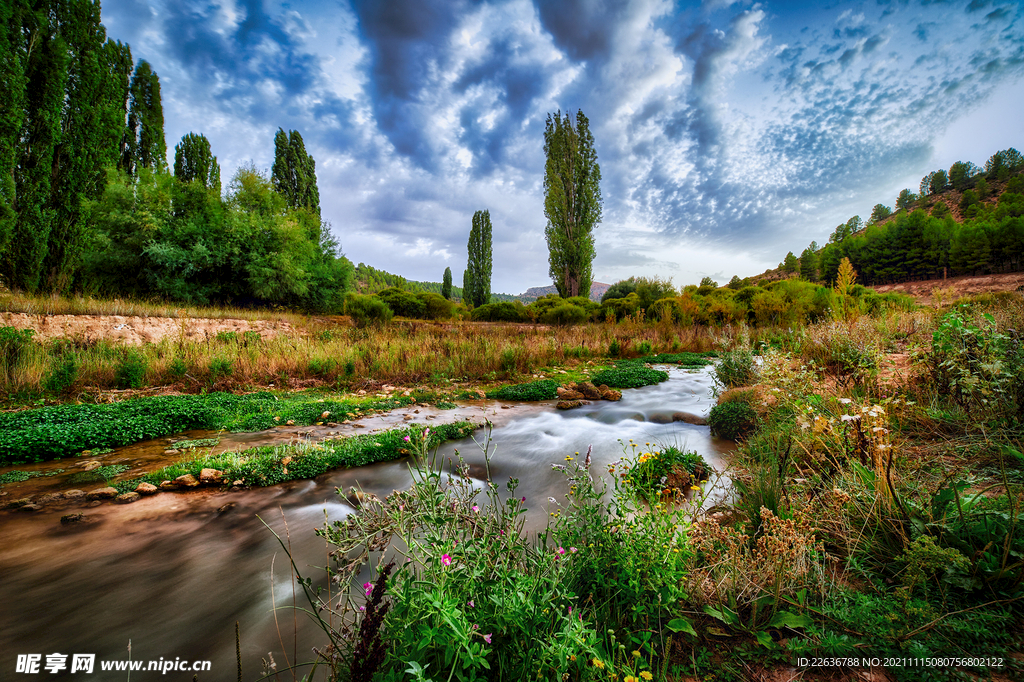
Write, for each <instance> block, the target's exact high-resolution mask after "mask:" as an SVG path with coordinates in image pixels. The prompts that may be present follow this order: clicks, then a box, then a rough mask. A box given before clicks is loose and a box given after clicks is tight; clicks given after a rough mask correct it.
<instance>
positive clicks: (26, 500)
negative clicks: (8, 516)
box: [4, 497, 32, 509]
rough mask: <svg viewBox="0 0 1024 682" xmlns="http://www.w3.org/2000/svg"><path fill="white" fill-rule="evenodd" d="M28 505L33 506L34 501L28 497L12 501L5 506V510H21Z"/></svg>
mask: <svg viewBox="0 0 1024 682" xmlns="http://www.w3.org/2000/svg"><path fill="white" fill-rule="evenodd" d="M26 504H32V500H31V499H30V498H28V497H22V498H19V499H17V500H11V501H10V502H8V503H7V504H5V505H4V509H19V508H21V507H24V506H25V505H26Z"/></svg>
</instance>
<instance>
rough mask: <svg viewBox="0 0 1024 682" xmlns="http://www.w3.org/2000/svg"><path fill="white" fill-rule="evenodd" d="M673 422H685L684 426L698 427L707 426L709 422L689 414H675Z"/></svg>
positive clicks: (673, 414)
mask: <svg viewBox="0 0 1024 682" xmlns="http://www.w3.org/2000/svg"><path fill="white" fill-rule="evenodd" d="M672 421H674V422H683V423H684V424H694V425H696V426H707V423H708V420H707V419H705V418H704V417H701V416H699V415H696V414H691V413H689V412H673V413H672Z"/></svg>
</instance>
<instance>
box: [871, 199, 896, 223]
mask: <svg viewBox="0 0 1024 682" xmlns="http://www.w3.org/2000/svg"><path fill="white" fill-rule="evenodd" d="M891 215H892V209H891V208H889V207H888V206H886V205H884V204H875V207H874V208H872V209H871V217H870V218H868V224H869V225H874V224H875V223H877V222H879V221H880V220H885V219H886V218H888V217H889V216H891Z"/></svg>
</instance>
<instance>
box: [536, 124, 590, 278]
mask: <svg viewBox="0 0 1024 682" xmlns="http://www.w3.org/2000/svg"><path fill="white" fill-rule="evenodd" d="M544 155H545V156H546V157H547V162H546V164H545V166H544V217H545V218H547V219H548V224H547V227H546V228H545V229H544V236H545V237H546V238H547V243H548V264H549V270H548V274H550V275H551V279H552V280H553V281H554V283H555V287H556V288H557V289H558V293H559V294H560V295H561V296H563V297H566V298H568V297H570V296H589V295H590V283H591V280H592V279H593V262H594V256H595V254H596V252H595V250H594V234H593V231H594V228H595V227H597V224H598V223H600V222H601V167H600V166H599V165H598V163H597V151H596V150H595V149H594V137H593V136H592V135H591V134H590V121H588V120H587V117H586V116H584V115H583V112H582V111H577V112H576V125H575V127H574V126H573V123H572V119H571V117H570V116H569V114H568V113H567V114H566V115H565V116H564V117H563V116H562V115H561V112H558V113H556V114H555V116H554V117H552V116H551V115H550V114H548V119H547V127H546V128H545V131H544Z"/></svg>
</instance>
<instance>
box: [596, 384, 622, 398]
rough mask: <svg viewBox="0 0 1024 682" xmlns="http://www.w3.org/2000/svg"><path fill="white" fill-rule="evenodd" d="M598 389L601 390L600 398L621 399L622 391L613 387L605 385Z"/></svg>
mask: <svg viewBox="0 0 1024 682" xmlns="http://www.w3.org/2000/svg"><path fill="white" fill-rule="evenodd" d="M599 390H600V391H601V399H602V400H612V401H616V400H622V391H616V390H615V389H614V388H608V387H607V386H602V387H601V388H600V389H599Z"/></svg>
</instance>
